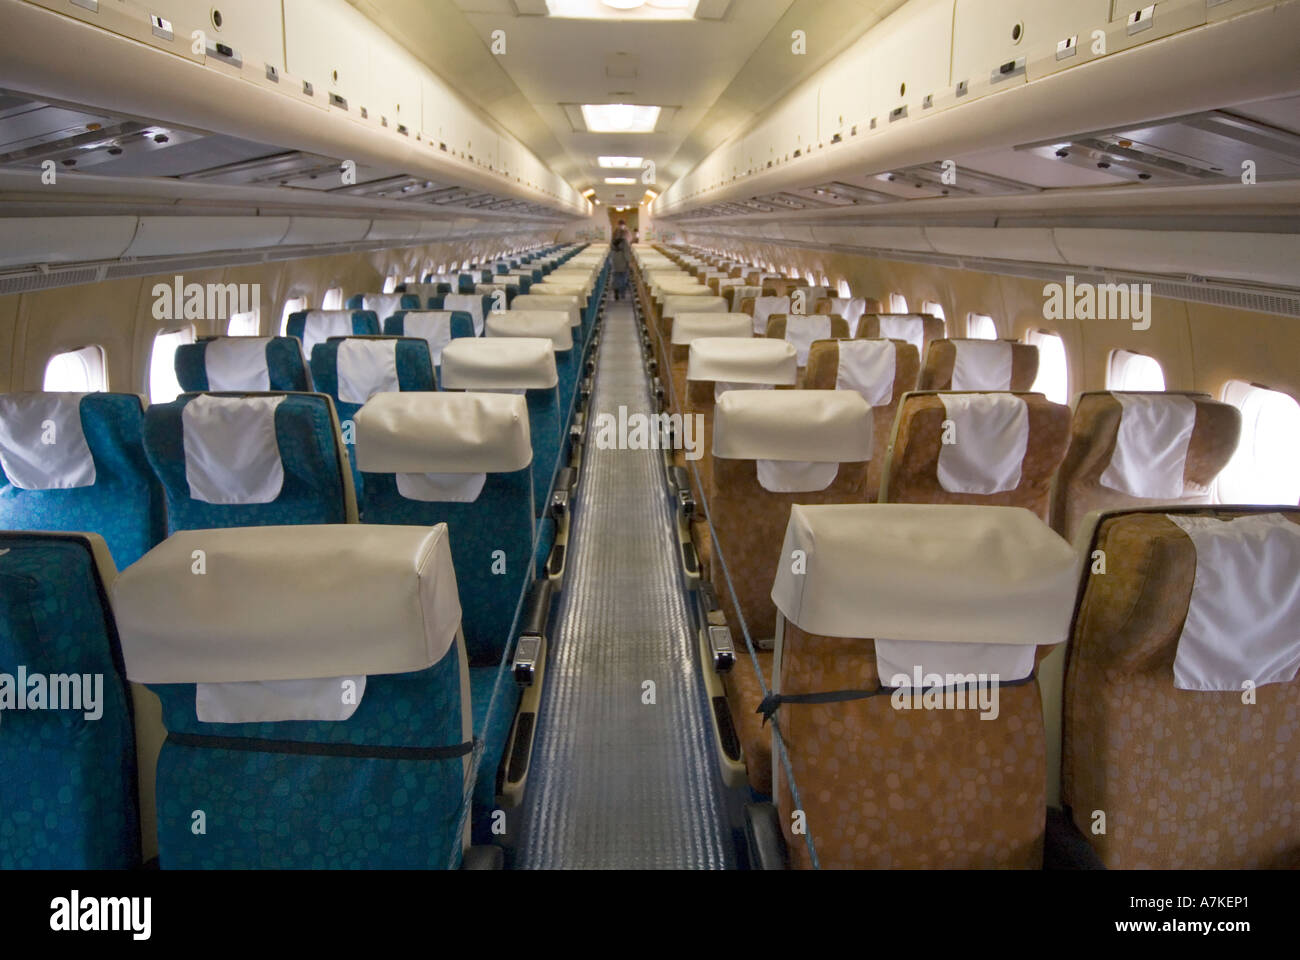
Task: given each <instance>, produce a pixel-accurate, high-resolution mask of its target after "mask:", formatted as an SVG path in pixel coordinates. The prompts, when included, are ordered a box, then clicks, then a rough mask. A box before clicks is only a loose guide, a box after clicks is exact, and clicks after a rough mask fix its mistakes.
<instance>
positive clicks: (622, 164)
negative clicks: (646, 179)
mask: <svg viewBox="0 0 1300 960" xmlns="http://www.w3.org/2000/svg"><path fill="white" fill-rule="evenodd" d="M643 160H645V157H599V158H597V162H598V163H599V164H600V165H601V166H602V167H606V168H610V167H612V168H615V169H619V170H627V169H631V168H633V167H639V166H641V163H642V161H643Z"/></svg>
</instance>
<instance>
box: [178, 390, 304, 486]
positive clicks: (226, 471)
mask: <svg viewBox="0 0 1300 960" xmlns="http://www.w3.org/2000/svg"><path fill="white" fill-rule="evenodd" d="M283 402H284V397H283V396H279V397H213V396H209V395H208V394H206V393H205V394H200V395H199V396H197V397H194V398H193V399H192V400H190V401H189V402H188V403H186V404H185V408H184V409H183V410H182V411H181V433H182V436H181V439H182V443H183V446H184V449H185V481H186V483H187V484H188V485H189V489H190V496H191V497H192V498H193V499H195V500H199V501H201V502H203V503H215V504H245V503H271V502H272V501H274V500H275V499H276V498H277V497H279V496H280V488H281V487H283V486H284V463H283V461H281V459H280V442H279V439H278V437H277V435H276V430H275V411H276V408H277V407H279V406H280V404H281V403H283Z"/></svg>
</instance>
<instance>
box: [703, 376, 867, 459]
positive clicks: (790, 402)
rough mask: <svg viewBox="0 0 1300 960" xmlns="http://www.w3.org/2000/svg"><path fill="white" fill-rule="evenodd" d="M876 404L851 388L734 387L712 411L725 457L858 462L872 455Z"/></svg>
mask: <svg viewBox="0 0 1300 960" xmlns="http://www.w3.org/2000/svg"><path fill="white" fill-rule="evenodd" d="M871 430H872V420H871V407H870V406H869V405H868V404H867V402H866V401H865V400H863V399H862V397H861V396H860V395H859V394H857V393H854V392H852V391H849V390H729V391H727V392H726V393H724V394H723V395H722V396H721V397H720V398H719V399H718V402H717V406H716V407H715V408H714V414H713V455H714V456H715V457H721V458H723V459H726V460H792V461H802V462H812V463H857V462H861V461H863V460H870V459H871V449H872V448H871V439H872V433H871Z"/></svg>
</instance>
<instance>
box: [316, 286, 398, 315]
mask: <svg viewBox="0 0 1300 960" xmlns="http://www.w3.org/2000/svg"><path fill="white" fill-rule="evenodd" d="M391 292H392V291H391V290H385V291H384V293H391ZM320 308H321V309H322V310H342V309H343V288H342V287H330V288H329V289H328V290H326V291H325V296H323V297H321V301H320Z"/></svg>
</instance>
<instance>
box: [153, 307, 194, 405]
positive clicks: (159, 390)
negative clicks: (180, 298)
mask: <svg viewBox="0 0 1300 960" xmlns="http://www.w3.org/2000/svg"><path fill="white" fill-rule="evenodd" d="M193 342H194V326H193V324H191V325H190V326H188V327H182V328H181V329H179V330H164V331H162V332H161V333H159V334H158V335H157V336H155V337H154V338H153V351H152V353H150V355H149V402H150V403H170V402H171V401H173V400H175V399H176V398H177V397H178V396H180V393H181V385H180V382H179V381H178V380H177V379H176V348H177V347H179V346H180V345H181V344H183V343H193Z"/></svg>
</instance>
